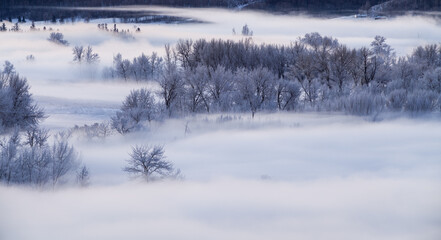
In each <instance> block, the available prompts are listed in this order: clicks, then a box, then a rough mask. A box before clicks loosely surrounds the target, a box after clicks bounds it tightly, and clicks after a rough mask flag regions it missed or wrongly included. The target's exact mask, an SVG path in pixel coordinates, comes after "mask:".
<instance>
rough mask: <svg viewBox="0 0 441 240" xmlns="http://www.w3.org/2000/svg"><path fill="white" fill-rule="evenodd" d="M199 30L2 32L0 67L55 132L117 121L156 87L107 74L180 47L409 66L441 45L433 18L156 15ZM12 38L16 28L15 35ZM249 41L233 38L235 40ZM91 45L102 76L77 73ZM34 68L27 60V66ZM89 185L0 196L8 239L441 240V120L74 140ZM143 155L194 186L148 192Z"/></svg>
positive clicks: (283, 123)
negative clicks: (309, 44)
mask: <svg viewBox="0 0 441 240" xmlns="http://www.w3.org/2000/svg"><path fill="white" fill-rule="evenodd" d="M155 9H157V10H161V11H164V12H166V13H168V14H170V13H171V15H176V16H185V17H193V18H196V19H199V20H201V21H204V22H206V23H201V24H136V25H137V26H139V27H140V29H141V32H140V33H135V32H134V30H135V28H134V25H135V24H120V23H118V24H117V26H118V28H119V29H130V32H132V33H131V34H132V36H133V37H134V38H133V39H125V38H121V37H118V36H116V35H113V34H111V33H109V32H106V31H102V30H99V29H98V28H97V24H98V23H101V22H107V23H109V26H112V25H113V23H111V22H112V19H103V20H94V21H92V22H90V23H75V24H71V23H65V24H51V23H46V22H37V23H36V27H37V28H40V29H42V28H43V26H46V27H47V28H50V27H51V28H53V29H54V30H59V32H61V33H63V34H64V38H65V39H66V40H67V41H68V42H69V43H70V45H69V46H68V47H65V46H60V45H56V44H53V43H51V42H49V41H47V38H48V37H49V33H50V31H43V30H41V31H29V30H28V29H29V26H30V23H29V22H28V23H26V24H22V25H21V28H22V29H23V32H19V33H15V32H5V33H0V43H1V44H0V53H1V54H0V62H1V63H3V62H4V61H5V60H9V61H10V62H12V63H13V64H14V65H15V67H16V70H17V72H18V73H20V75H21V76H25V77H27V79H28V82H29V84H30V86H31V90H30V91H31V93H32V94H33V96H34V98H35V99H36V101H37V102H38V104H39V105H40V106H42V107H43V108H44V109H45V112H46V114H47V115H49V117H48V118H47V119H46V120H45V121H44V122H43V123H42V126H43V127H46V128H50V129H52V130H54V131H55V130H58V129H67V128H71V127H73V126H74V125H75V124H77V125H83V124H91V123H94V122H101V121H106V120H109V119H110V116H112V115H113V114H114V112H115V111H116V110H117V109H118V108H119V106H120V104H121V102H122V101H123V99H124V97H125V96H126V95H128V93H129V92H130V90H132V89H134V88H139V87H148V88H154V87H155V85H154V84H152V83H127V82H118V81H114V82H113V81H112V82H111V81H105V80H102V79H101V71H102V68H103V67H105V66H110V65H111V64H112V58H113V56H114V55H116V54H117V53H122V55H123V57H124V58H132V57H134V56H138V55H140V54H141V53H142V52H144V53H146V54H150V53H151V52H152V51H156V52H158V53H159V54H160V55H162V53H163V46H164V44H165V43H171V44H174V43H175V42H176V41H177V40H178V39H186V38H192V39H198V38H201V37H203V38H208V39H211V38H230V39H237V40H239V39H241V38H242V36H240V32H241V28H242V26H243V25H245V24H248V26H249V27H250V29H251V30H252V31H253V32H254V36H253V41H254V42H256V43H277V44H289V43H290V42H291V41H293V40H295V39H297V38H298V37H300V36H303V35H304V34H306V33H310V32H319V33H320V34H321V35H327V36H333V37H336V38H338V40H339V41H340V42H342V43H345V44H347V45H348V46H350V47H360V46H369V44H370V42H371V41H372V40H373V38H374V37H375V35H383V36H385V37H386V38H387V43H388V44H390V45H391V46H392V47H393V48H394V49H395V50H396V51H397V54H398V55H405V54H407V53H410V52H411V51H412V49H413V48H414V47H416V46H418V45H423V44H427V43H439V41H440V39H441V25H440V23H439V22H437V21H436V20H434V19H432V18H428V17H396V18H392V19H387V20H380V21H375V20H370V19H361V20H360V19H316V18H311V17H307V16H287V15H281V16H279V15H271V14H266V13H256V12H240V11H239V12H235V11H226V10H213V9H170V8H166V9H164V8H155ZM9 26H10V25H9ZM233 28H234V29H235V31H236V32H237V33H238V35H235V36H234V35H233V34H232V29H233ZM75 45H85V46H86V45H91V46H92V47H93V49H94V51H95V52H97V53H98V54H99V55H100V59H101V61H100V63H99V64H98V65H97V66H95V67H88V66H84V65H77V64H74V63H73V62H72V58H73V56H72V47H73V46H75ZM30 54H32V55H34V56H35V60H34V61H27V60H26V56H27V55H30ZM72 144H74V146H75V148H76V149H77V150H78V151H79V152H80V155H81V160H82V162H83V163H85V164H87V166H88V167H89V168H90V173H91V183H92V184H91V186H90V187H89V188H85V189H77V188H67V189H59V190H57V191H54V192H50V191H49V192H47V191H44V192H40V191H37V190H30V189H25V188H15V187H4V186H1V187H0V239H148V238H151V239H178V238H179V239H387V240H390V239H400V240H402V239H433V240H435V239H440V237H441V230H440V229H441V161H440V156H441V121H440V118H439V115H438V116H435V117H432V118H429V119H427V118H419V119H407V118H392V119H389V120H384V121H381V122H372V121H368V120H365V119H362V118H358V117H350V116H341V115H333V114H297V113H290V114H288V113H285V114H282V113H273V114H269V113H258V114H257V115H256V117H255V118H254V119H251V116H250V115H247V114H226V115H198V116H193V117H187V118H185V119H172V120H166V121H165V122H164V123H162V124H154V125H152V126H151V127H150V130H147V131H144V132H140V133H135V134H131V135H128V136H120V135H113V136H111V137H109V138H108V139H106V140H104V141H101V140H87V139H84V138H76V137H75V136H74V139H73V141H72ZM135 144H161V145H163V146H164V148H165V155H166V156H167V159H168V160H170V161H172V162H173V163H174V164H175V166H176V167H177V168H180V169H181V171H182V173H183V175H184V176H185V180H184V181H181V182H161V183H154V184H142V183H139V182H137V181H130V180H129V178H128V176H127V175H126V174H125V173H124V172H123V171H122V168H123V167H124V165H125V163H126V162H125V160H126V159H128V157H129V155H128V154H129V152H130V148H131V146H133V145H135Z"/></svg>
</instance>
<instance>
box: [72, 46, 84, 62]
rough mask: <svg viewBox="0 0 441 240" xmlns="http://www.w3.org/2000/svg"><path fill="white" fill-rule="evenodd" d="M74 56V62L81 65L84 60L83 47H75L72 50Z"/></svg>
mask: <svg viewBox="0 0 441 240" xmlns="http://www.w3.org/2000/svg"><path fill="white" fill-rule="evenodd" d="M72 54H73V55H74V58H73V60H74V62H79V63H81V62H82V61H83V59H84V47H83V46H75V47H74V48H72Z"/></svg>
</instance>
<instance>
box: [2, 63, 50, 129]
mask: <svg viewBox="0 0 441 240" xmlns="http://www.w3.org/2000/svg"><path fill="white" fill-rule="evenodd" d="M4 66H5V67H4V69H3V71H1V72H0V106H1V108H0V124H1V125H2V127H3V128H12V127H14V126H16V127H19V128H21V129H24V128H26V127H28V126H34V125H36V124H38V122H39V121H40V120H41V119H42V118H44V113H43V111H42V110H41V109H40V108H39V107H38V106H37V105H36V104H34V101H33V99H32V95H31V94H30V93H29V85H28V83H27V80H26V79H25V78H22V77H20V76H19V75H18V74H17V73H15V70H14V67H13V65H12V64H11V63H9V62H6V63H5V65H4Z"/></svg>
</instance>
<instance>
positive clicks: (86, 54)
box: [72, 46, 100, 64]
mask: <svg viewBox="0 0 441 240" xmlns="http://www.w3.org/2000/svg"><path fill="white" fill-rule="evenodd" d="M72 53H73V55H74V57H73V61H74V62H78V63H83V62H86V63H89V64H90V63H96V62H98V61H99V59H100V57H99V55H98V54H97V53H94V52H93V49H92V47H91V46H87V48H85V47H83V46H75V47H74V48H73V49H72Z"/></svg>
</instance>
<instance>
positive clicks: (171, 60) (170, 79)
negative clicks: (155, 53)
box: [158, 45, 184, 116]
mask: <svg viewBox="0 0 441 240" xmlns="http://www.w3.org/2000/svg"><path fill="white" fill-rule="evenodd" d="M165 51H166V58H165V64H164V69H163V70H162V74H161V76H160V77H159V79H158V83H159V86H160V92H159V94H160V96H161V98H162V100H163V101H164V105H165V108H166V110H167V111H168V115H169V116H172V115H173V113H174V112H176V111H177V110H179V108H180V106H179V105H180V103H181V97H182V96H183V91H184V81H183V79H182V76H181V73H180V71H179V69H178V65H177V59H176V55H175V53H174V52H173V51H172V50H171V48H170V46H169V45H166V46H165Z"/></svg>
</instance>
